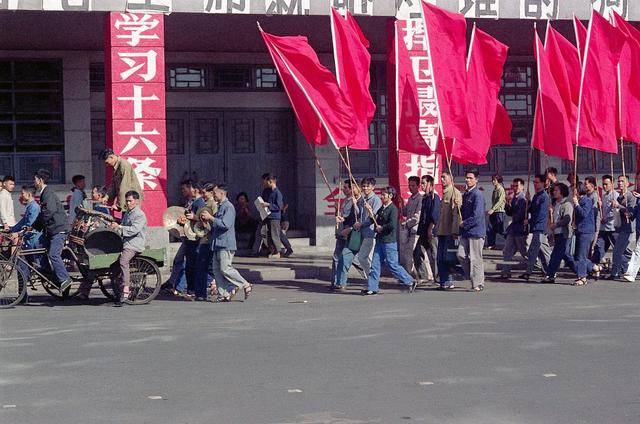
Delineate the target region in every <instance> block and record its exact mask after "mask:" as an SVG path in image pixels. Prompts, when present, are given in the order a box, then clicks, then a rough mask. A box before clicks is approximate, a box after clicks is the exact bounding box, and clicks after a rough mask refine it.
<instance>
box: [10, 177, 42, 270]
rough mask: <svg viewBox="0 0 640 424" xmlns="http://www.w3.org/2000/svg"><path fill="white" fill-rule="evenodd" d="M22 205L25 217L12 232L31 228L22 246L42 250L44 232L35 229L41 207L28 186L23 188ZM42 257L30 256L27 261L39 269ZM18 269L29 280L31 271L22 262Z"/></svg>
mask: <svg viewBox="0 0 640 424" xmlns="http://www.w3.org/2000/svg"><path fill="white" fill-rule="evenodd" d="M20 203H22V204H23V205H24V207H25V211H24V216H23V217H22V219H21V220H20V221H18V222H17V223H16V225H14V226H13V227H11V232H12V233H17V232H20V231H22V230H28V229H30V228H31V230H30V231H28V232H26V233H25V234H24V235H23V237H22V245H23V247H24V248H25V249H27V250H28V249H38V248H41V247H42V244H43V241H42V231H39V230H37V229H35V228H33V226H34V225H35V223H36V219H37V218H38V215H40V205H39V204H38V202H36V201H35V190H33V189H32V188H30V187H28V186H23V187H22V192H21V193H20ZM41 256H42V255H28V256H27V257H26V259H27V261H29V262H30V263H31V264H32V265H33V267H34V268H36V269H38V268H39V267H40V260H41ZM18 267H19V268H20V269H21V270H22V271H23V272H24V275H25V277H26V278H27V279H29V274H30V272H31V269H30V268H29V267H28V266H27V265H26V264H25V263H24V262H22V261H20V262H18Z"/></svg>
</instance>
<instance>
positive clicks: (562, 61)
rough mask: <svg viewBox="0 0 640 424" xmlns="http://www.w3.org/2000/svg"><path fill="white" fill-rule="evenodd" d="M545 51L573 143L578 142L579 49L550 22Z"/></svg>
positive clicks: (580, 71)
mask: <svg viewBox="0 0 640 424" xmlns="http://www.w3.org/2000/svg"><path fill="white" fill-rule="evenodd" d="M548 25H549V26H548V28H547V39H546V40H545V51H546V53H547V57H548V59H549V66H550V68H551V74H552V75H553V78H554V79H555V82H556V85H557V86H558V90H559V91H560V97H561V98H562V103H563V104H564V110H565V113H566V115H567V116H568V117H569V122H570V125H571V129H572V131H571V134H572V138H571V141H572V144H575V143H576V130H575V128H576V122H577V119H578V97H579V96H580V77H581V74H582V70H581V67H580V58H579V57H578V49H577V48H576V47H575V46H574V45H573V44H571V43H570V42H569V41H568V40H567V39H566V38H564V37H563V36H562V35H561V34H560V33H559V32H557V31H556V30H555V29H553V28H552V27H551V24H548Z"/></svg>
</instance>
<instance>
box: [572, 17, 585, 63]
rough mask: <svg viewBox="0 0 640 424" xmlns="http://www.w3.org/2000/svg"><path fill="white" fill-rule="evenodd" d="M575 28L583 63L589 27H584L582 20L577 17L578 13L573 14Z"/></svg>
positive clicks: (579, 53) (577, 44) (579, 54)
mask: <svg viewBox="0 0 640 424" xmlns="http://www.w3.org/2000/svg"><path fill="white" fill-rule="evenodd" d="M573 30H574V32H575V35H576V46H578V57H579V58H580V63H582V60H583V59H582V58H583V57H584V48H585V46H586V45H587V29H586V28H585V27H584V24H583V23H582V21H581V20H580V19H578V18H576V15H573Z"/></svg>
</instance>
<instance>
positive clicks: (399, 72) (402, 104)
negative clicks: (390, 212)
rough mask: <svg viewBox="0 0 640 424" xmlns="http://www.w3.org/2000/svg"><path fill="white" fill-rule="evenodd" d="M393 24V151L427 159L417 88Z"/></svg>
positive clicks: (404, 46)
mask: <svg viewBox="0 0 640 424" xmlns="http://www.w3.org/2000/svg"><path fill="white" fill-rule="evenodd" d="M399 22H400V21H396V23H395V25H394V27H395V36H394V45H393V55H391V56H390V58H392V59H393V60H394V61H395V70H396V75H395V81H396V148H397V150H404V151H406V152H409V153H414V154H418V155H425V156H429V155H431V154H432V153H433V152H432V151H431V149H430V148H429V145H428V144H427V143H426V142H425V140H424V139H423V138H422V135H421V134H420V110H419V109H418V88H417V85H416V80H415V76H414V72H413V64H412V63H411V58H410V57H409V51H408V50H407V45H406V44H405V43H404V40H403V39H402V36H403V35H402V30H401V29H400V27H399Z"/></svg>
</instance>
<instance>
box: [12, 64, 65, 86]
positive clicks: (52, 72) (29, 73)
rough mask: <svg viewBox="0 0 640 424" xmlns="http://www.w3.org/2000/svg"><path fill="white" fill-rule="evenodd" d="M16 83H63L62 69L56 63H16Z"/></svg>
mask: <svg viewBox="0 0 640 424" xmlns="http://www.w3.org/2000/svg"><path fill="white" fill-rule="evenodd" d="M14 69H15V72H14V75H15V79H16V81H56V82H58V81H61V80H62V67H61V66H60V64H59V63H58V62H55V61H52V62H50V61H47V62H44V61H25V62H15V63H14Z"/></svg>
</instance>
